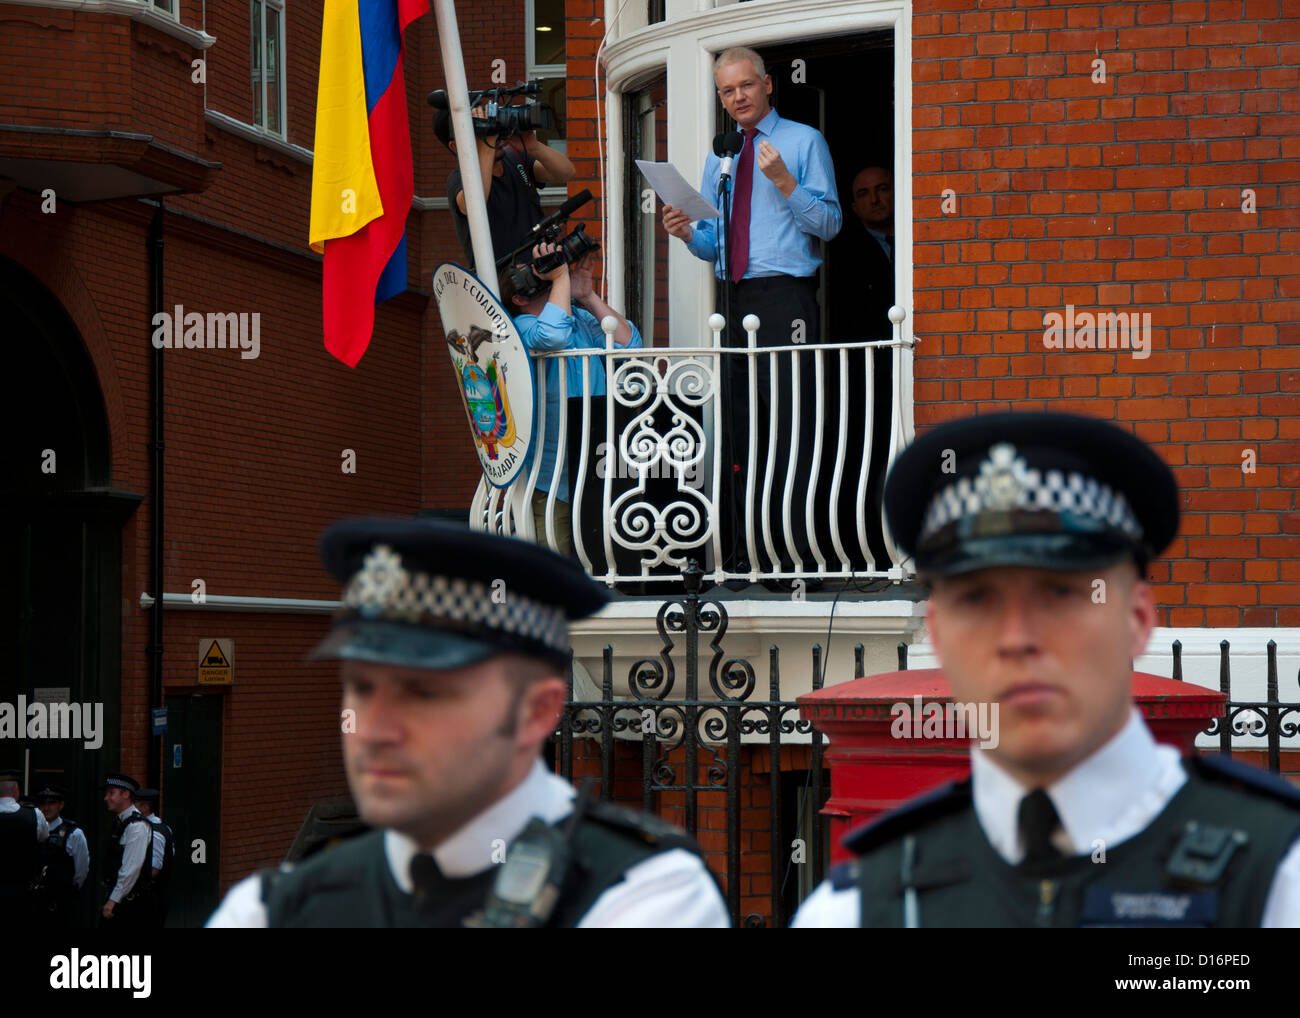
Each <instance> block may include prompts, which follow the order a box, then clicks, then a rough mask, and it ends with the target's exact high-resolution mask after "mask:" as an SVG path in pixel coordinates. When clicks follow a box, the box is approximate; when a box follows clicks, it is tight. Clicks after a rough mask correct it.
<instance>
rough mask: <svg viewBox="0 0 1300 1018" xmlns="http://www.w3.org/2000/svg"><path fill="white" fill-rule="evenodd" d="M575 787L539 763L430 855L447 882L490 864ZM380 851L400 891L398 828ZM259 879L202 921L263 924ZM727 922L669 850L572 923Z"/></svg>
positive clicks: (698, 871) (691, 860)
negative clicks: (495, 852) (497, 844)
mask: <svg viewBox="0 0 1300 1018" xmlns="http://www.w3.org/2000/svg"><path fill="white" fill-rule="evenodd" d="M574 795H575V793H574V789H573V786H572V785H570V784H569V783H568V782H567V781H564V780H563V779H561V778H557V777H556V776H555V775H554V774H552V773H550V772H549V771H548V770H547V769H546V767H545V766H543V764H542V762H541V761H540V760H538V761H537V762H536V763H534V764H533V769H532V770H531V771H530V772H529V774H528V777H527V778H525V779H524V780H523V781H521V782H520V783H519V785H518V786H517V787H516V788H515V789H513V790H512V791H511V792H510V793H509V794H507V795H506V796H504V797H503V798H502V799H500V800H499V801H498V802H496V803H494V804H493V805H492V806H490V807H488V808H487V809H486V810H484V811H483V812H482V813H480V814H479V815H478V816H477V817H475V818H474V819H473V820H471V821H470V822H469V823H468V824H466V825H465V826H464V827H462V828H461V829H460V830H458V831H457V832H456V833H455V834H453V835H452V836H451V837H450V838H448V839H447V840H446V841H444V842H443V843H442V844H441V845H439V846H438V847H437V848H435V849H434V850H433V857H434V860H435V861H436V862H437V864H438V868H439V869H440V870H441V871H442V872H443V874H444V875H446V876H447V877H450V878H453V879H456V878H463V877H470V876H473V875H474V874H476V873H482V872H483V870H485V869H487V868H489V867H490V866H492V865H493V860H492V842H493V841H494V840H496V839H501V840H502V841H504V842H505V843H506V844H507V845H508V844H510V842H512V841H513V840H514V839H515V838H516V837H517V836H518V835H519V833H520V832H521V831H523V829H524V827H525V826H527V824H528V821H529V820H530V819H532V818H533V817H534V816H538V817H541V818H542V819H543V820H545V821H546V822H547V823H552V824H553V823H555V822H557V821H559V820H560V819H562V818H563V817H566V816H568V815H569V814H570V813H571V812H573V799H574ZM384 851H385V853H386V854H387V856H388V867H389V869H390V870H391V871H392V874H393V879H394V880H395V881H396V882H397V886H398V887H400V888H401V889H402V890H403V891H405V892H406V893H407V894H412V893H414V888H413V886H412V884H411V874H410V864H411V859H412V858H413V857H414V856H415V855H416V854H417V852H418V851H419V848H418V846H417V845H416V843H415V842H414V841H413V840H411V839H410V838H408V837H406V836H405V835H403V834H399V833H398V832H397V831H393V830H388V831H385V832H384ZM261 884H262V882H261V878H260V877H258V876H257V875H256V874H254V875H253V876H251V877H247V878H245V879H244V880H241V881H240V882H239V883H237V884H236V885H235V886H234V887H232V888H231V889H230V892H229V893H228V894H227V895H226V897H225V900H224V901H222V903H221V906H220V907H219V908H218V909H217V910H216V911H215V912H214V913H213V914H212V917H211V918H210V919H209V920H208V922H207V925H208V927H209V928H213V929H217V928H231V927H265V926H266V922H267V916H266V907H265V906H264V905H263V904H262V886H261ZM730 925H731V917H730V915H729V914H728V912H727V905H726V902H725V901H723V898H722V895H721V893H720V892H719V891H718V886H717V884H716V883H715V882H714V880H713V878H712V877H711V876H710V875H709V872H708V869H707V868H706V867H705V865H704V862H703V861H702V860H701V859H700V858H699V856H697V855H695V854H694V853H692V852H688V851H687V850H686V849H684V848H674V849H671V850H669V851H667V852H661V853H659V854H658V855H654V856H651V857H650V858H649V859H646V860H645V861H644V862H640V863H637V864H636V865H635V866H633V867H632V868H631V869H629V870H628V871H627V872H626V873H625V874H624V876H623V880H622V881H620V882H619V883H617V884H615V885H614V886H613V887H610V888H608V889H607V890H606V891H605V892H604V893H603V894H602V895H601V896H600V897H599V898H597V899H596V902H595V904H594V905H592V907H591V908H590V909H589V910H588V911H587V913H586V914H585V915H584V916H583V917H582V920H581V921H580V922H579V923H578V926H579V927H613V926H635V927H664V926H681V927H709V928H713V929H722V928H726V927H728V926H730Z"/></svg>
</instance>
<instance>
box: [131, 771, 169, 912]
mask: <svg viewBox="0 0 1300 1018" xmlns="http://www.w3.org/2000/svg"><path fill="white" fill-rule="evenodd" d="M158 797H159V793H158V789H156V788H142V789H140V790H139V791H138V792H136V793H135V794H134V795H133V796H131V801H132V802H133V803H135V807H136V809H138V810H139V811H140V814H141V815H142V816H143V817H144V818H145V820H147V821H148V822H149V824H150V825H151V826H152V827H153V841H152V843H151V844H152V847H151V850H150V853H149V902H148V909H149V924H150V925H151V926H156V927H158V928H159V929H161V928H162V927H163V926H165V925H167V905H168V897H167V889H168V887H169V886H170V884H171V875H172V861H173V859H174V857H175V855H176V836H175V835H174V834H173V833H172V829H171V828H170V827H168V826H167V824H165V823H163V819H162V817H160V816H159V815H158V814H157V813H156V812H155V810H156V809H157V806H158Z"/></svg>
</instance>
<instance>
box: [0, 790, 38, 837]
mask: <svg viewBox="0 0 1300 1018" xmlns="http://www.w3.org/2000/svg"><path fill="white" fill-rule="evenodd" d="M20 809H22V807H21V806H19V805H18V800H17V799H15V798H13V797H12V796H9V795H6V796H4V797H3V798H0V813H17V812H18V811H19V810H20ZM35 813H36V840H37V841H44V840H45V839H46V838H48V837H49V836H50V825H49V824H47V823H46V822H45V814H44V813H42V812H41V811H40V810H36V811H35Z"/></svg>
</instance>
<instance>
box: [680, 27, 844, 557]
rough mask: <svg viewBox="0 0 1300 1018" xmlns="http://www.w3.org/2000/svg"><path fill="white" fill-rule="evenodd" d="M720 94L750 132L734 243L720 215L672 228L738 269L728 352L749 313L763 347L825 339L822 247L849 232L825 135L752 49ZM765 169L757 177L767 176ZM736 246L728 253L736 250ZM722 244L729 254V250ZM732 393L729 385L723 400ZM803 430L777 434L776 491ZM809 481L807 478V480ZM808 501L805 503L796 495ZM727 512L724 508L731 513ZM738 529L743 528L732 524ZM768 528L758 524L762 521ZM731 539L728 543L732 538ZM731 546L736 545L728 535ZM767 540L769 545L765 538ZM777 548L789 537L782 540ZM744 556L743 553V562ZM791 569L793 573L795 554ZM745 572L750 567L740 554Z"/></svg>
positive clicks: (808, 388)
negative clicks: (780, 109) (792, 107)
mask: <svg viewBox="0 0 1300 1018" xmlns="http://www.w3.org/2000/svg"><path fill="white" fill-rule="evenodd" d="M713 74H714V80H715V82H716V84H717V87H718V97H719V98H720V99H721V100H722V105H723V106H724V107H725V108H726V111H727V112H728V113H729V114H730V115H731V116H732V117H733V118H734V119H735V121H736V123H737V125H738V126H739V127H740V129H741V130H742V131H743V133H744V144H743V147H742V148H741V151H740V155H739V156H738V157H737V159H736V166H735V170H734V184H733V188H732V190H733V197H732V206H731V230H730V236H729V237H728V238H726V239H725V240H724V243H723V244H721V245H719V243H718V235H719V233H720V232H721V226H720V224H719V223H718V221H717V220H712V221H701V222H699V223H697V224H696V225H695V226H694V227H692V226H691V223H690V220H689V219H688V218H687V216H686V215H685V213H683V212H680V211H679V210H677V209H675V208H673V207H672V206H671V205H665V206H664V210H663V223H664V229H666V230H667V231H668V232H669V233H671V234H672V235H673V236H674V237H677V238H679V239H681V240H682V241H684V242H685V243H686V246H687V247H688V248H689V249H690V252H691V253H692V254H693V255H695V257H697V258H700V259H702V260H704V261H708V262H713V263H714V273H715V275H716V276H717V278H718V279H722V278H723V275H724V272H725V271H726V266H727V263H728V262H729V268H730V281H731V284H732V285H731V288H730V296H729V300H728V306H727V307H726V308H724V309H723V313H724V314H725V315H726V318H727V340H726V343H727V345H728V346H733V347H743V346H745V345H746V344H747V340H746V336H745V333H744V330H743V328H742V326H741V321H742V319H743V318H744V316H745V315H747V314H755V315H758V317H759V320H760V323H761V324H760V328H759V333H758V345H759V346H788V345H791V344H793V343H817V342H820V340H821V309H820V307H819V306H818V303H817V270H818V268H819V267H820V265H821V262H822V257H821V255H822V244H823V243H824V242H826V241H829V240H830V239H831V238H832V237H834V236H835V235H836V234H837V233H838V232H839V230H840V225H841V222H842V213H841V210H840V202H839V196H838V194H837V192H836V189H835V170H834V167H833V165H832V164H831V156H830V150H829V148H828V147H827V145H826V139H825V138H823V137H822V135H821V132H820V131H818V130H817V129H816V128H813V127H809V126H808V125H807V124H800V123H796V122H795V121H793V120H783V119H782V118H781V117H780V116H779V115H778V114H777V112H776V110H774V109H773V108H772V105H771V100H770V98H769V97H770V96H771V94H772V77H771V75H769V74H767V73H766V69H765V67H764V64H763V58H762V57H760V56H759V55H758V54H757V53H755V52H754V51H753V50H751V49H745V48H735V49H729V50H726V51H724V52H723V53H722V54H721V55H720V56H719V57H718V59H717V61H716V62H715V64H714V71H713ZM756 171H758V172H756ZM720 176H721V163H720V161H719V159H718V156H716V155H713V154H711V155H709V157H708V159H707V160H706V161H705V164H704V179H703V184H702V185H701V191H702V192H703V194H704V195H705V197H707V198H709V199H710V200H712V199H714V198H715V196H716V195H717V193H718V181H719V178H720ZM728 247H729V248H730V254H729V257H728V255H727V248H728ZM720 248H721V251H720ZM728 360H729V361H730V362H731V364H730V369H729V371H728V372H727V374H728V375H729V376H730V386H731V393H732V395H731V400H732V402H733V404H734V405H744V401H746V400H747V393H748V384H749V382H748V372H747V371H746V367H745V363H744V358H740V357H730V358H728ZM780 364H781V368H780V376H781V377H782V378H783V379H788V378H789V375H790V365H791V358H789V357H784V356H783V357H781V358H780ZM811 372H812V364H811V359H810V358H808V357H802V358H801V359H800V386H799V392H798V398H799V403H800V412H799V415H798V421H799V425H800V428H799V453H798V460H799V472H798V474H797V478H798V479H801V480H806V478H807V477H808V473H807V471H808V466H809V464H810V463H811V459H812V441H813V434H812V429H813V426H814V422H813V420H812V406H811V400H812V379H811V377H810V375H811ZM769 377H770V368H769V363H768V358H766V357H763V358H760V359H759V360H757V361H756V370H755V378H756V383H757V393H756V396H757V403H756V404H755V405H754V406H753V407H752V408H751V410H752V412H753V413H754V414H756V415H757V424H758V427H757V431H758V436H759V437H758V446H757V448H758V457H757V458H758V459H759V460H760V463H759V464H758V465H757V469H756V480H757V482H758V483H759V484H761V483H762V479H763V469H764V467H765V463H766V441H767V419H768V416H769V414H770V388H769V386H770V381H769ZM725 395H726V392H725V389H724V397H725ZM779 396H780V407H781V410H780V413H779V416H781V417H783V418H784V419H785V420H787V421H788V420H790V415H789V414H788V413H787V409H788V408H789V406H790V404H791V400H792V398H793V396H794V393H793V390H792V387H791V386H790V384H789V382H788V380H787V381H785V382H784V384H783V387H782V390H781V392H780V394H779ZM728 416H729V417H731V419H732V420H734V421H735V427H734V430H733V433H732V436H731V443H732V452H733V456H732V464H733V466H732V472H733V475H734V476H735V478H736V480H737V481H738V483H740V484H743V483H744V480H745V476H744V475H745V469H746V467H745V462H746V460H745V457H746V449H747V443H748V427H747V421H746V420H745V417H744V415H743V414H735V413H734V412H732V411H729V412H728ZM791 430H792V429H790V428H786V427H782V428H780V429H779V431H778V447H777V449H776V455H775V457H774V459H775V469H776V472H775V476H774V482H775V483H774V484H773V488H774V490H779V489H783V488H784V484H785V480H784V478H785V473H784V471H785V469H786V465H787V463H788V460H789V444H790V439H791V435H790V432H791ZM796 483H798V481H796ZM796 501H798V502H800V505H801V500H796ZM779 506H780V499H779V496H777V497H775V498H774V501H773V505H772V506H771V511H772V513H773V517H774V518H773V532H774V535H775V534H776V532H777V530H778V527H779V520H780V509H779ZM726 515H727V513H726V512H725V511H724V516H726ZM735 525H736V524H735V523H734V522H733V523H732V526H735ZM809 525H810V524H809V521H803V522H800V521H798V520H795V521H793V530H794V531H795V533H794V534H792V535H791V536H792V538H793V539H795V543H796V550H797V551H799V552H800V554H801V558H802V560H803V566H804V568H805V569H808V568H810V566H811V565H812V563H811V562H810V561H809V556H808V553H807V543H806V535H807V530H808V529H809ZM756 526H757V524H756ZM724 540H725V539H724ZM725 543H726V544H728V545H731V544H732V543H733V542H732V541H730V540H725ZM759 543H760V545H761V543H762V542H761V538H760V541H759ZM777 547H778V548H779V549H780V548H784V542H783V541H782V540H781V539H780V538H777ZM742 558H743V555H742ZM781 558H782V560H783V565H784V566H785V567H787V568H788V567H790V566H791V565H792V563H790V562H789V560H788V558H787V556H786V555H784V554H782V555H781ZM733 561H734V563H735V566H736V568H737V569H738V570H740V571H743V569H744V568H747V566H746V565H745V563H744V562H742V561H741V560H740V559H733Z"/></svg>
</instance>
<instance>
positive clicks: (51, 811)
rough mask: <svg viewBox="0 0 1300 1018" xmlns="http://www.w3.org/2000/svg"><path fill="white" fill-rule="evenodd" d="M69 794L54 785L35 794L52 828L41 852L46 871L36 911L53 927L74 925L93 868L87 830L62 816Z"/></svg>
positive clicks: (38, 894)
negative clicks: (87, 877) (79, 902)
mask: <svg viewBox="0 0 1300 1018" xmlns="http://www.w3.org/2000/svg"><path fill="white" fill-rule="evenodd" d="M66 798H67V797H66V795H65V794H64V791H63V789H62V788H59V787H57V786H54V785H46V786H45V788H43V789H41V791H40V792H38V793H37V794H36V801H37V803H38V804H39V808H40V811H41V814H42V815H43V816H44V817H45V822H46V823H47V824H48V825H49V831H50V836H49V838H47V839H46V841H45V845H44V849H43V852H42V856H41V869H42V871H43V872H42V877H41V883H40V888H39V890H38V892H37V912H38V914H39V917H40V920H41V923H42V925H45V926H48V927H49V928H50V929H67V928H69V927H71V926H72V925H74V922H75V919H76V912H77V907H76V906H77V898H78V892H80V891H81V889H82V887H84V886H85V883H86V875H87V874H88V873H89V872H90V846H89V845H87V844H86V832H85V831H83V830H82V829H81V826H80V825H79V824H77V823H76V822H75V821H72V820H69V819H67V818H66V817H64V816H63V806H64V802H65V800H66Z"/></svg>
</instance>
